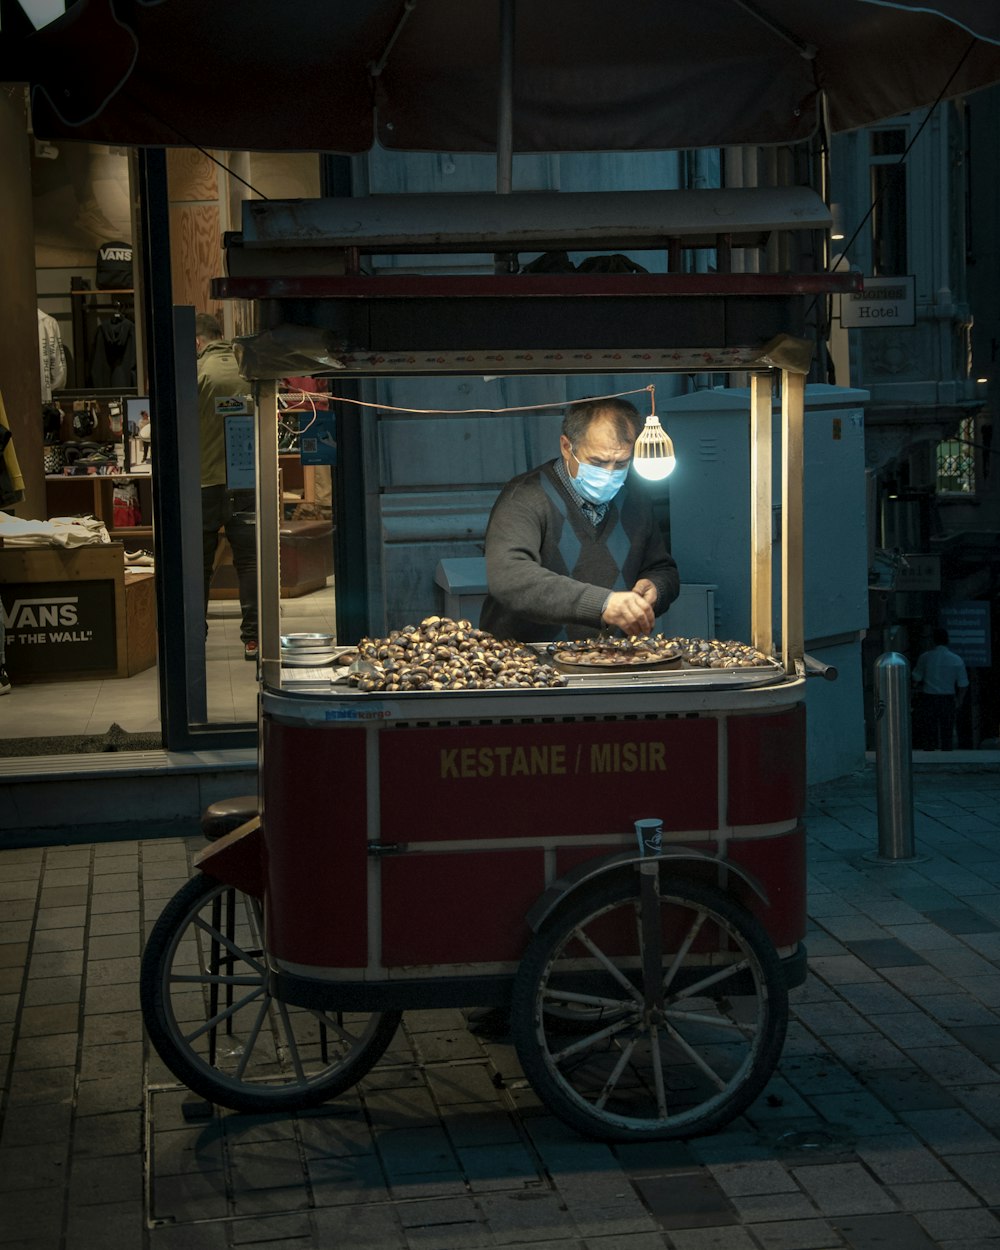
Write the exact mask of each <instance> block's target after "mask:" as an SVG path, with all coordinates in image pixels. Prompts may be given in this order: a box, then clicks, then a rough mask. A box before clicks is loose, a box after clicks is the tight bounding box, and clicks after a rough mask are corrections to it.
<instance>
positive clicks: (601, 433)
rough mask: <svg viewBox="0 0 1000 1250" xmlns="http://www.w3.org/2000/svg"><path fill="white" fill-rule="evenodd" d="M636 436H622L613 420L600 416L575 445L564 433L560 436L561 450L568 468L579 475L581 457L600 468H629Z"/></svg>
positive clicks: (572, 473)
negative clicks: (627, 437)
mask: <svg viewBox="0 0 1000 1250" xmlns="http://www.w3.org/2000/svg"><path fill="white" fill-rule="evenodd" d="M634 443H635V439H634V438H630V439H626V440H624V441H623V440H622V439H621V437H620V436H619V434H618V431H617V430H616V429H615V426H614V422H613V421H611V420H610V419H609V418H608V417H602V416H597V417H595V418H594V420H593V421H591V423H590V425H589V426H588V427H587V433H586V434H585V435H584V437H583V438H582V439H581V440H580V442H579V443H578V444H577V446H576V447H575V448H574V447H572V446H571V444H570V441H569V439H568V438H567V437H566V435H565V434H560V436H559V450H560V452H561V453H562V458H563V463H564V464H565V465H566V472H567V473H568V474H569V475H570V477H576V475H577V472H578V470H579V464H578V463H577V462H578V461H582V462H583V463H584V464H592V465H594V467H595V468H598V469H608V470H614V469H627V468H628V466H629V462H630V461H631V459H632V447H633V444H634Z"/></svg>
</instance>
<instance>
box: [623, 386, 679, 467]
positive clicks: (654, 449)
mask: <svg viewBox="0 0 1000 1250" xmlns="http://www.w3.org/2000/svg"><path fill="white" fill-rule="evenodd" d="M649 394H650V407H651V409H652V411H651V412H650V414H649V416H648V417H647V418H646V424H645V426H644V427H643V429H642V433H641V434H640V435H639V437H638V438H637V439H636V440H635V447H633V449H632V466H633V468H634V469H635V471H636V473H638V474H639V476H640V477H644V478H645V479H646V481H647V482H662V481H663V479H664V478H665V477H669V475H670V474H671V473H673V471H674V465H676V463H677V458H676V457H675V456H674V444H673V442H672V441H671V438H670V435H669V434H668V433H667V432H666V430H665V429H664V428H663V426H662V425H660V418H659V417H658V416H657V415H656V393H655V391H654V390H653V388H652V387H650V388H649Z"/></svg>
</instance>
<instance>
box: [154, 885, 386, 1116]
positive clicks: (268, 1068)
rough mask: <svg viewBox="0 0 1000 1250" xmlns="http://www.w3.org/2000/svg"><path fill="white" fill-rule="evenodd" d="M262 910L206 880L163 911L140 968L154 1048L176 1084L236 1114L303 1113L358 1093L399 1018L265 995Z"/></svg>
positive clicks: (184, 891) (243, 896)
mask: <svg viewBox="0 0 1000 1250" xmlns="http://www.w3.org/2000/svg"><path fill="white" fill-rule="evenodd" d="M261 933H262V923H261V906H260V901H259V900H258V899H255V898H252V897H251V896H250V895H248V894H244V893H243V891H242V890H237V889H234V888H233V887H232V886H227V885H222V884H220V883H219V882H218V881H214V880H212V878H210V877H206V876H203V875H199V876H197V877H195V878H193V879H192V880H191V881H189V882H188V883H187V884H186V885H184V886H183V887H182V888H181V889H180V890H179V891H178V892H177V894H175V895H174V897H173V898H172V899H171V900H170V902H169V903H168V904H167V906H166V907H165V908H164V910H163V913H162V915H161V916H160V918H159V920H158V921H157V922H156V924H155V926H154V927H153V930H152V932H151V933H150V935H149V939H148V941H147V943H146V948H145V951H144V952H143V957H142V969H141V973H140V978H139V997H140V1002H141V1005H142V1015H143V1020H144V1022H145V1025H146V1031H147V1032H148V1033H149V1037H150V1041H151V1042H152V1043H153V1045H154V1046H155V1048H156V1051H157V1053H158V1054H159V1056H160V1058H161V1059H162V1060H163V1062H164V1063H165V1064H166V1065H167V1067H168V1068H169V1069H170V1071H171V1072H173V1074H174V1075H175V1076H176V1077H177V1078H178V1079H179V1080H181V1081H183V1083H184V1084H185V1085H187V1086H188V1088H189V1089H191V1090H194V1092H195V1093H197V1094H200V1095H201V1096H202V1097H203V1098H206V1099H208V1100H209V1101H210V1102H214V1103H218V1104H219V1105H220V1106H224V1107H232V1108H233V1109H234V1110H236V1111H251V1112H255V1111H296V1110H300V1109H303V1108H305V1107H315V1106H317V1105H318V1104H319V1103H321V1102H325V1101H326V1099H328V1098H332V1097H333V1096H334V1095H336V1094H340V1093H342V1092H343V1091H344V1090H346V1089H349V1088H350V1087H351V1086H352V1085H353V1084H355V1082H357V1081H358V1080H360V1079H361V1077H363V1076H364V1075H365V1073H366V1072H368V1071H369V1069H370V1068H372V1067H373V1066H374V1065H375V1064H376V1063H377V1062H378V1060H379V1059H380V1058H381V1056H382V1054H383V1053H384V1052H385V1049H386V1047H387V1046H388V1045H389V1043H390V1042H391V1041H392V1038H393V1034H394V1033H395V1032H396V1029H397V1027H398V1025H399V1021H400V1013H399V1012H398V1011H385V1012H381V1013H379V1012H375V1013H365V1012H358V1013H353V1012H352V1013H350V1014H345V1013H343V1012H338V1011H329V1010H316V1009H307V1008H304V1007H293V1006H290V1005H289V1004H287V1003H282V1002H280V1001H279V1000H277V999H275V998H274V997H273V996H272V995H271V993H270V992H269V990H268V988H267V976H266V969H265V966H264V959H263V942H262V940H261Z"/></svg>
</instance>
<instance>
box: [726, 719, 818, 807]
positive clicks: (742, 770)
mask: <svg viewBox="0 0 1000 1250" xmlns="http://www.w3.org/2000/svg"><path fill="white" fill-rule="evenodd" d="M805 721H806V709H805V704H804V703H798V704H796V705H795V706H794V707H790V708H788V709H786V710H785V711H782V712H777V713H770V714H767V715H750V716H730V717H729V812H728V817H727V819H728V823H729V824H731V825H760V824H765V823H767V822H769V821H776V820H794V819H797V818H798V817H799V816H801V815H802V812H803V811H804V809H805V801H806V723H805Z"/></svg>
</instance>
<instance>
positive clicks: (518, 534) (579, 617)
mask: <svg viewBox="0 0 1000 1250" xmlns="http://www.w3.org/2000/svg"><path fill="white" fill-rule="evenodd" d="M548 523H549V517H548V509H547V506H546V504H545V499H544V496H543V495H542V493H541V491H533V490H531V489H530V488H528V487H525V486H522V485H521V484H514V485H510V486H507V487H505V488H504V490H503V491H502V492H501V495H500V498H499V499H498V500H497V502H496V504H495V505H494V507H493V512H492V514H491V515H490V521H489V525H488V526H487V528H486V581H487V584H488V585H489V590H490V594H491V595H492V596H493V598H494V599H496V600H497V602H498V603H499V604H500V605H501V606H502V607H503V608H504V609H505V610H506V611H507V612H510V613H513V614H516V615H517V616H521V617H527V618H528V619H529V620H532V621H538V622H540V623H544V624H552V625H566V624H575V625H588V626H591V627H594V628H599V627H600V625H601V613H602V611H603V609H604V601H605V600H606V599H607V597H608V589H607V587H606V586H594V585H592V584H590V583H589V582H578V581H576V580H575V579H574V578H572V577H566V576H565V575H563V574H561V573H555V572H553V571H552V570H551V569H547V568H545V566H544V565H543V564H542V557H541V551H542V544H543V542H544V540H545V530H546V526H547V525H548Z"/></svg>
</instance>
